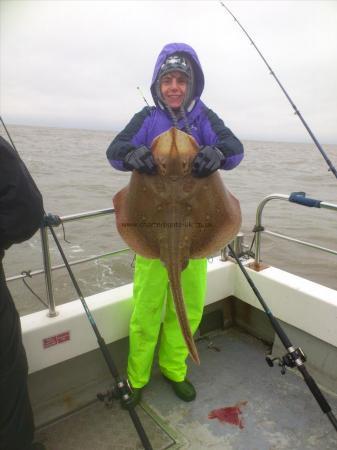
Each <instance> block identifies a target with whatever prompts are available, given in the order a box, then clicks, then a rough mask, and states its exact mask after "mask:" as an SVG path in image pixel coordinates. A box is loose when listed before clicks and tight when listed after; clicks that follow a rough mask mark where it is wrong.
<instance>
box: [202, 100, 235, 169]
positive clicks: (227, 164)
mask: <svg viewBox="0 0 337 450" xmlns="http://www.w3.org/2000/svg"><path fill="white" fill-rule="evenodd" d="M206 115H207V118H208V120H209V123H210V126H211V129H212V130H213V132H214V134H215V135H216V142H215V143H214V145H215V146H216V148H218V149H219V150H220V151H221V153H222V154H223V155H224V157H225V161H224V162H223V164H222V165H221V167H220V168H221V169H225V170H230V169H233V168H234V167H236V166H237V165H238V164H239V163H240V162H241V160H242V158H243V153H244V150H243V145H242V143H241V142H240V141H239V139H238V138H237V137H236V136H235V135H234V134H233V133H232V131H231V130H230V129H229V128H228V127H226V125H225V124H224V122H223V120H222V119H220V117H218V116H217V115H216V114H215V113H214V112H213V111H212V110H211V109H208V110H207V111H206Z"/></svg>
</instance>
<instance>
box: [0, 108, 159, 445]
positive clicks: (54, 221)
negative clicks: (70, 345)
mask: <svg viewBox="0 0 337 450" xmlns="http://www.w3.org/2000/svg"><path fill="white" fill-rule="evenodd" d="M0 121H1V123H2V125H3V127H4V129H5V130H6V133H7V136H8V138H9V140H10V142H11V144H12V146H13V148H14V150H15V152H16V153H17V155H18V156H19V152H18V151H17V149H16V147H15V145H14V142H13V140H12V138H11V136H10V134H9V132H8V130H7V128H6V125H5V124H4V121H3V120H2V117H1V116H0ZM43 212H44V223H43V225H42V226H47V227H48V228H49V231H50V232H51V234H52V236H53V238H54V241H55V244H56V246H57V248H58V250H59V252H60V254H61V257H62V259H63V262H64V264H65V266H66V268H67V270H68V273H69V276H70V278H71V281H72V282H73V285H74V287H75V290H76V292H77V295H78V297H79V299H80V300H81V303H82V306H83V308H84V310H85V313H86V315H87V318H88V320H89V322H90V324H91V327H92V329H93V331H94V333H95V335H96V339H97V343H98V346H99V348H100V350H101V352H102V354H103V357H104V360H105V362H106V364H107V366H108V368H109V370H110V373H111V375H112V376H113V378H114V379H115V381H116V390H117V391H118V394H119V396H120V398H121V401H122V403H123V404H124V405H125V407H126V409H127V410H128V412H129V414H130V417H131V420H132V422H133V424H134V426H135V428H136V430H137V433H138V436H139V438H140V440H141V442H142V444H143V447H144V449H145V450H153V449H152V446H151V444H150V441H149V439H148V437H147V435H146V433H145V430H144V428H143V426H142V424H141V422H140V419H139V417H138V414H137V413H136V411H135V407H134V406H133V405H132V399H131V396H130V394H131V393H132V391H131V389H130V386H129V383H128V381H127V380H125V379H123V378H122V377H121V376H120V375H119V372H118V369H117V366H116V365H115V363H114V361H113V359H112V356H111V354H110V352H109V349H108V346H107V345H106V342H105V340H104V339H103V337H102V336H101V334H100V332H99V330H98V328H97V325H96V322H95V320H94V317H93V315H92V314H91V312H90V310H89V308H88V305H87V303H86V301H85V299H84V296H83V294H82V291H81V289H80V286H79V284H78V282H77V280H76V278H75V275H74V273H73V271H72V269H71V267H70V265H69V263H68V260H67V257H66V255H65V253H64V251H63V249H62V246H61V243H60V241H59V239H58V237H57V236H56V233H55V231H54V229H53V225H59V217H58V216H54V215H52V214H48V215H47V214H46V212H45V211H44V210H43Z"/></svg>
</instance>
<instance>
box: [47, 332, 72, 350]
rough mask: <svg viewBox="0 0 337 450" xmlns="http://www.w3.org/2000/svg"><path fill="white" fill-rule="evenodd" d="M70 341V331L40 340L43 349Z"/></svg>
mask: <svg viewBox="0 0 337 450" xmlns="http://www.w3.org/2000/svg"><path fill="white" fill-rule="evenodd" d="M66 341H70V331H64V332H63V333H60V334H57V335H55V336H50V337H47V338H44V339H43V340H42V343H43V348H49V347H52V346H53V345H57V344H62V343H63V342H66Z"/></svg>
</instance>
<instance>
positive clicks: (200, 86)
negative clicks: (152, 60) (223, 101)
mask: <svg viewBox="0 0 337 450" xmlns="http://www.w3.org/2000/svg"><path fill="white" fill-rule="evenodd" d="M176 53H182V54H185V55H186V56H187V57H188V58H189V60H190V62H191V64H192V68H193V74H194V92H193V100H197V99H198V98H199V97H200V96H201V94H202V91H203V90H204V85H205V80H204V74H203V71H202V68H201V65H200V61H199V58H198V56H197V54H196V52H195V51H194V50H193V48H192V47H190V46H189V45H188V44H183V43H172V44H167V45H165V47H164V48H163V49H162V51H161V52H160V54H159V56H158V58H157V61H156V64H155V67H154V72H153V76H152V81H151V94H152V98H153V101H154V102H155V104H156V105H157V106H158V96H157V93H156V81H157V78H158V75H159V72H160V68H161V66H162V64H164V62H165V61H166V59H167V57H168V56H170V55H174V54H176Z"/></svg>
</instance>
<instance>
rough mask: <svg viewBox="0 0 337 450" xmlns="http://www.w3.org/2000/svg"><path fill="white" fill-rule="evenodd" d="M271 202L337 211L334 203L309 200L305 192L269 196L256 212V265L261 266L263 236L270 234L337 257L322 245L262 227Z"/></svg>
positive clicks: (335, 253) (336, 253) (333, 251)
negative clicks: (283, 201)
mask: <svg viewBox="0 0 337 450" xmlns="http://www.w3.org/2000/svg"><path fill="white" fill-rule="evenodd" d="M271 200H287V201H290V202H292V203H295V204H300V205H302V206H307V207H308V206H309V207H316V208H323V209H329V210H332V211H337V205H335V204H333V203H327V202H321V201H319V200H315V199H310V198H307V197H305V193H303V192H300V193H293V194H290V195H284V194H272V195H268V196H267V197H265V198H264V199H263V200H262V202H261V203H260V204H259V206H258V207H257V211H256V223H255V228H254V231H255V233H256V235H255V264H256V265H258V264H260V262H261V234H262V233H265V234H269V235H271V236H274V237H277V238H280V239H285V240H287V241H290V242H295V243H296V244H300V245H304V246H306V247H311V248H314V249H317V250H321V251H323V252H327V253H331V254H333V255H337V251H336V250H332V249H329V248H326V247H322V246H320V245H317V244H313V243H311V242H306V241H302V240H300V239H295V238H293V237H291V236H287V235H285V234H280V233H275V232H274V231H270V230H266V229H265V228H264V227H263V226H262V212H263V209H264V207H265V206H266V204H267V203H268V202H270V201H271Z"/></svg>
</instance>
